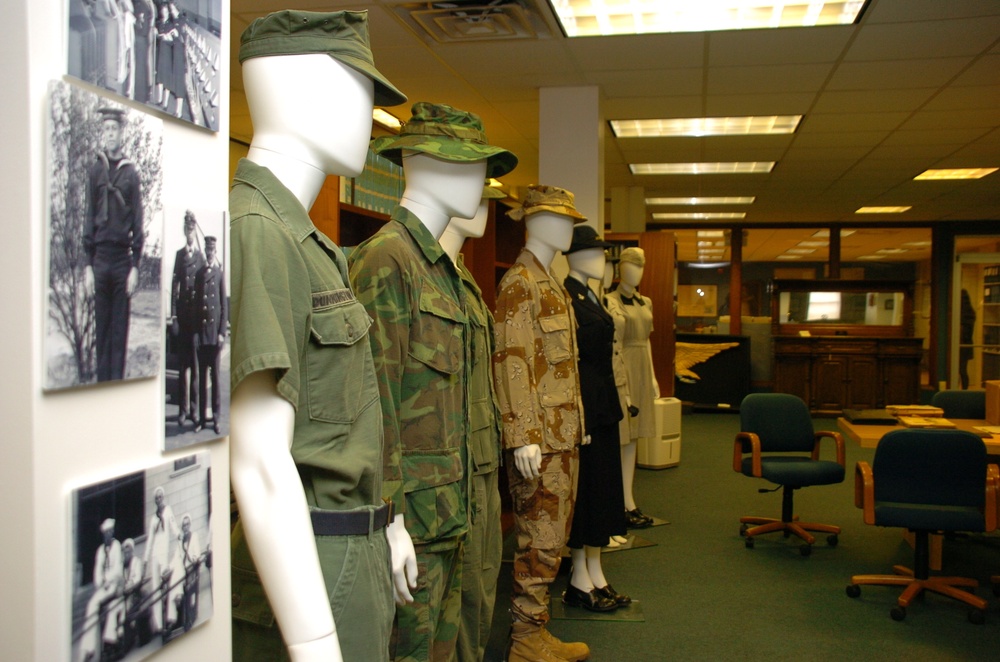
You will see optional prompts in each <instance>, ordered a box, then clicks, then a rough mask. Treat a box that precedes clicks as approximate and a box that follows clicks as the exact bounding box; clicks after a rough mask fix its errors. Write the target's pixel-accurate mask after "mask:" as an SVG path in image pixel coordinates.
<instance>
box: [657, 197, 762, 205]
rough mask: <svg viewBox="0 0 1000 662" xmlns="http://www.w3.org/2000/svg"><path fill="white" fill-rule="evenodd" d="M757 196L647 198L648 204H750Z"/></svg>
mask: <svg viewBox="0 0 1000 662" xmlns="http://www.w3.org/2000/svg"><path fill="white" fill-rule="evenodd" d="M755 199H756V198H755V197H754V196H752V195H745V196H728V197H717V198H697V197H695V198H646V205H648V206H650V207H653V206H683V205H750V204H753V201H754V200H755Z"/></svg>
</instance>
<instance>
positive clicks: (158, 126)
mask: <svg viewBox="0 0 1000 662" xmlns="http://www.w3.org/2000/svg"><path fill="white" fill-rule="evenodd" d="M49 96H50V104H49V118H48V119H49V126H48V127H47V134H48V135H47V138H48V160H47V163H46V169H47V185H48V198H47V204H48V209H47V212H48V227H47V230H48V236H47V245H46V253H47V260H48V262H47V265H48V282H47V287H46V306H47V315H46V318H45V342H44V368H45V381H44V387H45V389H46V390H59V389H65V388H72V387H76V386H81V385H85V384H94V383H96V382H113V381H121V380H131V379H140V378H144V377H153V376H155V375H156V374H158V373H159V370H160V352H161V345H162V342H163V341H162V337H163V333H162V326H161V320H162V319H163V316H162V304H161V297H160V260H161V254H162V234H163V205H162V190H163V164H162V161H163V159H162V155H163V123H162V121H161V120H159V119H157V118H155V117H153V116H151V115H149V114H147V113H143V112H140V111H137V110H134V109H131V108H127V107H124V106H122V105H120V104H116V103H114V102H112V101H110V100H109V99H106V98H104V97H102V96H99V95H97V94H94V93H93V92H90V91H88V90H85V89H83V88H82V87H79V86H76V85H72V84H69V83H67V82H64V81H55V82H53V83H52V85H51V86H50V95H49Z"/></svg>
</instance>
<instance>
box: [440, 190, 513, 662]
mask: <svg viewBox="0 0 1000 662" xmlns="http://www.w3.org/2000/svg"><path fill="white" fill-rule="evenodd" d="M502 197H504V194H503V193H502V192H501V191H500V190H498V189H495V188H490V187H489V186H486V187H484V189H483V200H482V202H480V203H479V211H478V212H477V213H476V215H475V216H474V217H473V218H472V219H464V218H453V219H451V222H450V223H448V227H447V228H445V231H444V234H442V235H441V238H440V239H439V240H438V241H439V243H440V244H441V248H443V249H444V251H445V253H447V254H448V256H449V257H450V258H451V259H452V261H453V262H454V263H455V267H456V268H457V269H458V275H459V276H461V278H462V284H463V285H464V288H465V289H464V295H465V297H464V299H465V312H466V315H467V316H468V317H469V332H470V334H471V347H470V350H471V351H470V353H469V359H470V361H471V366H470V368H469V396H468V398H469V441H468V447H469V453H470V456H471V460H472V489H471V490H470V493H471V496H472V504H471V507H470V509H469V510H470V514H471V520H470V521H469V534H468V535H467V536H466V538H465V544H464V550H463V557H462V622H461V625H460V626H459V629H458V645H457V647H456V650H457V653H458V660H459V662H478V661H480V660H482V659H483V658H484V657H485V655H486V644H487V642H488V641H489V638H490V630H491V628H492V625H493V608H494V606H495V604H496V595H497V578H498V576H499V574H500V562H501V555H502V551H503V541H502V536H503V530H502V527H501V524H500V512H501V505H500V476H499V474H500V410H499V408H498V407H497V404H496V393H495V392H494V390H493V365H492V355H493V348H494V347H493V324H494V322H493V313H492V312H491V311H490V309H489V308H488V307H487V305H486V302H485V301H483V294H482V291H481V290H480V289H479V286H478V285H477V284H476V281H475V279H474V278H473V277H472V274H471V273H470V272H469V270H468V268H466V266H465V263H464V261H463V260H462V255H461V253H459V251H460V250H462V246H463V245H464V244H465V241H466V239H467V238H472V239H478V238H479V237H482V236H483V233H484V232H485V231H486V223H487V220H488V218H489V213H490V200H491V199H494V198H502Z"/></svg>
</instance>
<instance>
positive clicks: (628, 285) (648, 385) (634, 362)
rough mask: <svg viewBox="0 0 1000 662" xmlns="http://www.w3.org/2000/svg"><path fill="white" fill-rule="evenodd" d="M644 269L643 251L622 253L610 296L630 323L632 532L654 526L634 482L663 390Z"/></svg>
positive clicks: (625, 472)
mask: <svg viewBox="0 0 1000 662" xmlns="http://www.w3.org/2000/svg"><path fill="white" fill-rule="evenodd" d="M644 267H645V254H644V253H643V251H642V249H641V248H627V249H625V250H624V251H622V256H621V264H620V267H619V268H620V272H621V282H620V283H619V285H618V289H617V290H615V291H614V292H612V293H611V294H610V295H608V298H609V299H615V303H616V304H617V305H619V306H620V309H621V310H622V311H623V312H624V313H625V317H626V319H627V323H626V329H625V337H624V342H623V344H624V359H625V365H626V368H627V371H628V382H629V398H630V402H631V404H632V405H634V406H635V407H637V408H638V409H639V413H638V414H637V415H636V416H635V417H634V418H632V419H631V423H632V425H631V428H630V431H631V433H630V441H629V443H628V444H623V445H622V449H621V457H622V483H623V486H624V493H625V510H626V517H627V521H628V525H629V527H631V528H645V527H648V526H652V524H653V520H652V518H650V517H648V516H646V515H644V514H643V513H642V511H641V510H639V508H638V506H636V503H635V497H634V494H633V482H634V478H635V459H636V449H637V445H638V444H637V441H638V438H639V437H646V438H649V439H652V438H654V437H655V436H656V420H655V411H654V408H653V407H654V405H653V403H654V401H655V400H656V398H658V397H659V396H660V387H659V384H657V382H656V373H655V371H654V370H653V355H652V348H651V346H650V343H649V334H650V332H652V330H653V309H652V302H651V301H650V300H649V298H647V297H644V296H642V295H641V294H639V293H638V291H637V288H638V286H639V283H640V282H641V281H642V274H643V270H644Z"/></svg>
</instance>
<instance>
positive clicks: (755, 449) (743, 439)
mask: <svg viewBox="0 0 1000 662" xmlns="http://www.w3.org/2000/svg"><path fill="white" fill-rule="evenodd" d="M744 443H749V444H750V452H751V453H752V454H753V475H754V476H757V477H758V478H759V477H760V474H761V467H760V437H758V436H757V435H756V434H754V433H753V432H739V433H737V434H736V441H734V442H733V471H735V472H737V473H743V455H744V453H743V444H744Z"/></svg>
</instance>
